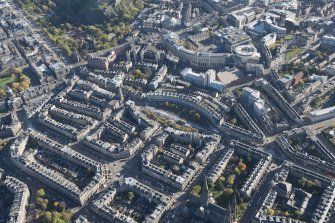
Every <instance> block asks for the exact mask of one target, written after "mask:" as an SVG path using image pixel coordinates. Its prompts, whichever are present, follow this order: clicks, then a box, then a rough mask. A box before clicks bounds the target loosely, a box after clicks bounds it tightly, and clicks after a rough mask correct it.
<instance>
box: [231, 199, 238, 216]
mask: <svg viewBox="0 0 335 223" xmlns="http://www.w3.org/2000/svg"><path fill="white" fill-rule="evenodd" d="M231 209H232V210H231V211H232V213H233V216H232V217H233V221H235V220H236V218H237V202H236V195H235V193H234V195H233V199H232V200H231Z"/></svg>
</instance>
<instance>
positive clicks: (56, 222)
mask: <svg viewBox="0 0 335 223" xmlns="http://www.w3.org/2000/svg"><path fill="white" fill-rule="evenodd" d="M52 223H66V222H65V221H64V220H63V219H60V218H55V219H53V220H52Z"/></svg>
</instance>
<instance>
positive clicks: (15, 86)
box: [12, 82, 20, 90]
mask: <svg viewBox="0 0 335 223" xmlns="http://www.w3.org/2000/svg"><path fill="white" fill-rule="evenodd" d="M19 86H20V83H18V82H13V83H12V88H14V89H15V90H17V88H18V87H19Z"/></svg>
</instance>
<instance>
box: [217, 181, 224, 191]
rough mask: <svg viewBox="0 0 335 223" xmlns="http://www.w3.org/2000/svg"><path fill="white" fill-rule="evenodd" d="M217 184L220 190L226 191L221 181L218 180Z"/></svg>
mask: <svg viewBox="0 0 335 223" xmlns="http://www.w3.org/2000/svg"><path fill="white" fill-rule="evenodd" d="M217 184H218V187H219V189H220V190H224V185H223V183H222V181H221V180H218V182H217Z"/></svg>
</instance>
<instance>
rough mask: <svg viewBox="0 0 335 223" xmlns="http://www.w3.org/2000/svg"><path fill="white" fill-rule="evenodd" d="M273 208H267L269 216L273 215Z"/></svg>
mask: <svg viewBox="0 0 335 223" xmlns="http://www.w3.org/2000/svg"><path fill="white" fill-rule="evenodd" d="M275 213H276V212H275V210H273V209H272V208H269V210H268V215H270V216H273V215H275Z"/></svg>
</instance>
